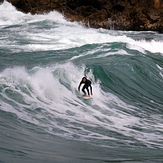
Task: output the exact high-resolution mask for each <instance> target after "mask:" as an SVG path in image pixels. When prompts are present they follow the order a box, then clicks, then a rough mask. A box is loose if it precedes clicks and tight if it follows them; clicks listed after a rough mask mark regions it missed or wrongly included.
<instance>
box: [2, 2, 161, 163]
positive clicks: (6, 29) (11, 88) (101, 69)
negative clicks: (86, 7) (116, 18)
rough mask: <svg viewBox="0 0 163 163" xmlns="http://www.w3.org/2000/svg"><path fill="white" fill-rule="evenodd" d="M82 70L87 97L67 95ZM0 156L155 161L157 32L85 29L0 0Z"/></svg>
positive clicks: (89, 162)
mask: <svg viewBox="0 0 163 163" xmlns="http://www.w3.org/2000/svg"><path fill="white" fill-rule="evenodd" d="M149 40H150V41H149ZM83 76H86V77H87V78H88V79H90V80H91V81H92V87H93V96H92V99H89V100H85V99H84V98H82V96H81V95H80V94H79V93H78V92H77V87H78V84H79V82H80V80H81V78H82V77H83ZM0 162H1V163H20V162H22V163H45V162H46V163H106V162H108V163H109V162H111V163H113V162H116V163H143V162H146V163H156V162H160V163H161V162H163V35H162V34H158V33H156V32H152V31H147V32H137V31H135V32H133V31H114V30H105V29H92V28H86V27H83V26H82V25H81V24H80V23H76V22H74V23H72V22H68V21H67V20H65V18H64V16H63V15H61V14H59V13H58V12H55V11H53V12H51V13H48V14H45V15H31V14H24V13H21V12H19V11H17V10H16V9H15V8H14V7H13V6H12V5H11V4H9V3H8V2H6V1H5V2H4V3H3V4H2V5H0Z"/></svg>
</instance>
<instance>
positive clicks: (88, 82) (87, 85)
mask: <svg viewBox="0 0 163 163" xmlns="http://www.w3.org/2000/svg"><path fill="white" fill-rule="evenodd" d="M82 84H84V86H83V88H82V91H83V93H84V95H86V92H85V89H86V90H87V92H88V95H90V94H89V89H88V87H90V90H91V93H92V86H91V81H90V80H88V79H86V81H85V82H83V80H82V81H81V82H80V84H79V87H78V90H79V91H80V86H81V85H82Z"/></svg>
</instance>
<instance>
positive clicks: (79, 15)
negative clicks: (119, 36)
mask: <svg viewBox="0 0 163 163" xmlns="http://www.w3.org/2000/svg"><path fill="white" fill-rule="evenodd" d="M2 1H3V0H0V2H2ZM7 1H8V2H10V3H12V4H13V5H14V6H15V7H16V8H17V9H18V10H20V11H22V12H25V13H29V12H30V13H32V14H41V13H44V12H49V11H52V10H57V11H59V12H61V13H62V14H64V15H65V17H66V18H67V19H68V20H70V21H78V22H82V23H83V24H85V25H86V26H90V27H94V28H100V27H102V28H106V29H115V30H152V31H159V32H161V33H163V2H162V0H7Z"/></svg>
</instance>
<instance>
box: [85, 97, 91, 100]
mask: <svg viewBox="0 0 163 163" xmlns="http://www.w3.org/2000/svg"><path fill="white" fill-rule="evenodd" d="M83 98H84V99H86V100H88V99H91V98H92V97H91V96H90V97H86V96H84V97H83Z"/></svg>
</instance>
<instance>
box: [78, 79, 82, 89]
mask: <svg viewBox="0 0 163 163" xmlns="http://www.w3.org/2000/svg"><path fill="white" fill-rule="evenodd" d="M81 84H82V81H81V82H80V84H79V86H78V91H79V92H80V86H81Z"/></svg>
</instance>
